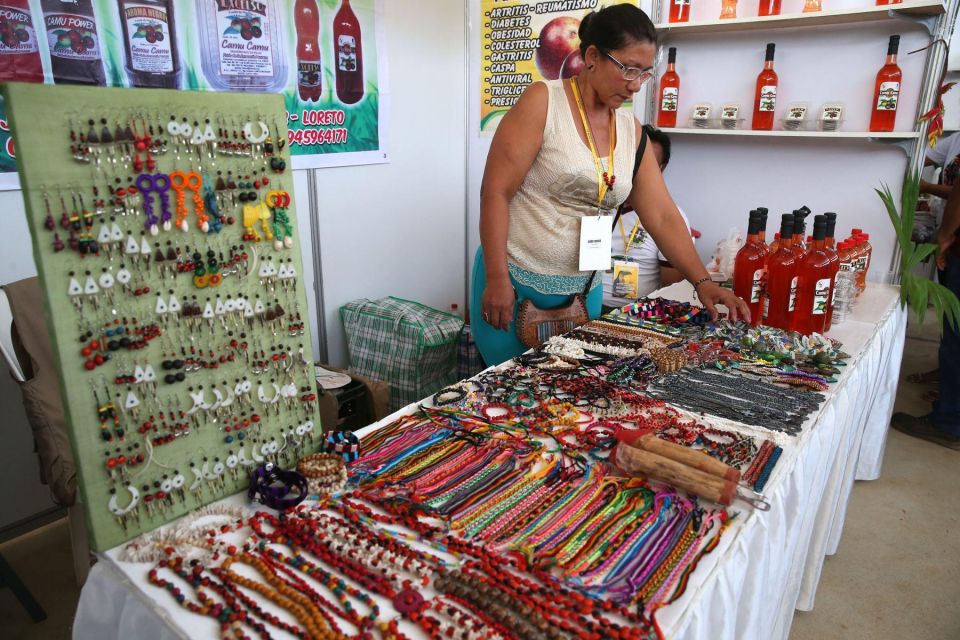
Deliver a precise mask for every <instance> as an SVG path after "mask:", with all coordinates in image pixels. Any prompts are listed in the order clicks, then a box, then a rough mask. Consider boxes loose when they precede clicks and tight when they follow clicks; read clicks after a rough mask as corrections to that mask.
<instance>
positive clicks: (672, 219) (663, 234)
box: [630, 123, 750, 321]
mask: <svg viewBox="0 0 960 640" xmlns="http://www.w3.org/2000/svg"><path fill="white" fill-rule="evenodd" d="M637 140H638V141H639V140H640V124H639V123H637ZM630 203H631V204H632V205H633V208H634V209H635V210H636V211H637V215H639V216H640V221H641V223H642V224H643V228H644V229H646V230H647V232H648V233H650V235H651V236H653V240H654V242H656V243H657V247H659V248H660V251H661V252H662V253H663V255H665V256H666V257H667V260H669V261H670V264H671V265H673V266H674V267H675V268H676V269H677V270H679V271H680V273H681V274H683V277H684V278H686V279H687V280H689V281H690V283H691V284H693V285H694V287H695V289H696V292H697V296H698V297H699V298H700V301H701V302H702V303H703V306H704V307H706V308H707V310H708V311H709V312H710V316H711V317H712V318H713V319H714V320H715V319H716V318H717V309H716V305H717V304H722V305H725V306H726V307H727V309H728V311H729V312H730V319H731V320H734V321H735V320H737V319H738V318H743V319H744V320H748V321H749V320H750V310H749V309H748V308H747V305H746V303H745V302H744V301H743V300H741V299H740V298H739V297H737V296H736V295H735V294H734V293H733V291H731V290H729V289H724V288H723V287H720V286H718V285H717V284H716V283H715V282H713V281H712V280H710V277H709V274H708V273H707V269H706V267H704V266H703V263H702V262H700V256H699V255H698V254H697V250H696V249H695V248H694V246H693V241H692V240H691V239H690V233H689V232H688V231H687V226H686V225H685V224H684V222H683V218H682V217H681V216H680V211H678V210H677V205H676V204H675V203H674V202H673V198H671V197H670V192H669V191H667V185H666V184H665V183H664V181H663V174H662V173H661V172H660V167H658V166H657V160H656V158H655V157H654V155H653V149H652V148H651V145H649V144H648V145H647V148H646V149H645V150H644V153H643V158H642V159H641V161H640V168H639V169H638V170H637V175H636V177H635V178H634V180H633V190H632V191H631V192H630Z"/></svg>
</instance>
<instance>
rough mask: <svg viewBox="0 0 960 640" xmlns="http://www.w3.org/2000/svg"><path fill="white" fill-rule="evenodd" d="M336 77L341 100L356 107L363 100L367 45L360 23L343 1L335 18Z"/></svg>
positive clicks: (346, 2) (347, 2)
mask: <svg viewBox="0 0 960 640" xmlns="http://www.w3.org/2000/svg"><path fill="white" fill-rule="evenodd" d="M333 46H334V54H335V55H334V60H333V62H334V65H333V69H334V75H335V76H336V79H337V98H338V99H339V100H340V102H342V103H343V104H354V103H357V102H360V99H361V98H363V43H362V42H361V37H360V21H359V20H357V16H356V14H355V13H354V12H353V9H352V8H351V7H350V0H343V2H342V3H341V4H340V9H339V10H337V14H336V15H335V16H334V17H333Z"/></svg>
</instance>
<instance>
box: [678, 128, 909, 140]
mask: <svg viewBox="0 0 960 640" xmlns="http://www.w3.org/2000/svg"><path fill="white" fill-rule="evenodd" d="M663 131H664V132H665V133H668V134H669V135H698V136H735V137H743V138H751V137H755V138H834V139H846V140H850V139H860V140H884V141H898V140H916V139H917V138H919V137H920V133H919V132H917V131H890V132H878V131H753V130H752V129H693V128H676V129H671V128H664V129H663Z"/></svg>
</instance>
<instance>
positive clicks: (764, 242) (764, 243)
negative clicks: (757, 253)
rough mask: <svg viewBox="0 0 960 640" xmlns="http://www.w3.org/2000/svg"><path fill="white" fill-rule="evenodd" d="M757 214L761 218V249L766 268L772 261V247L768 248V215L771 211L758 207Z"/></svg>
mask: <svg viewBox="0 0 960 640" xmlns="http://www.w3.org/2000/svg"><path fill="white" fill-rule="evenodd" d="M756 212H757V214H759V216H760V248H761V249H763V260H764V262H763V264H764V266H766V264H767V260H769V259H770V247H769V246H767V215H768V214H769V212H770V210H769V209H767V208H766V207H757V208H756Z"/></svg>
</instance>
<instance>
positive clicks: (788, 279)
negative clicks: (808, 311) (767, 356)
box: [764, 213, 798, 329]
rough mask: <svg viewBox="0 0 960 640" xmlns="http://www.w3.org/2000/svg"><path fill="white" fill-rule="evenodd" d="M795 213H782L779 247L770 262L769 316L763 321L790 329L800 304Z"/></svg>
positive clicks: (773, 325)
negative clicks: (793, 249)
mask: <svg viewBox="0 0 960 640" xmlns="http://www.w3.org/2000/svg"><path fill="white" fill-rule="evenodd" d="M791 233H793V216H792V215H790V214H789V213H785V214H783V217H782V218H781V222H780V238H781V240H780V248H779V249H778V250H777V252H776V253H775V254H773V255H772V256H770V262H769V263H768V266H767V301H768V302H767V317H766V318H765V320H764V324H768V325H770V326H771V327H777V328H778V329H789V328H790V320H791V318H792V317H793V312H794V309H795V308H796V304H797V264H798V262H797V258H796V256H794V255H793V251H791V245H792V244H793V238H792V237H791V235H790V234H791Z"/></svg>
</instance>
